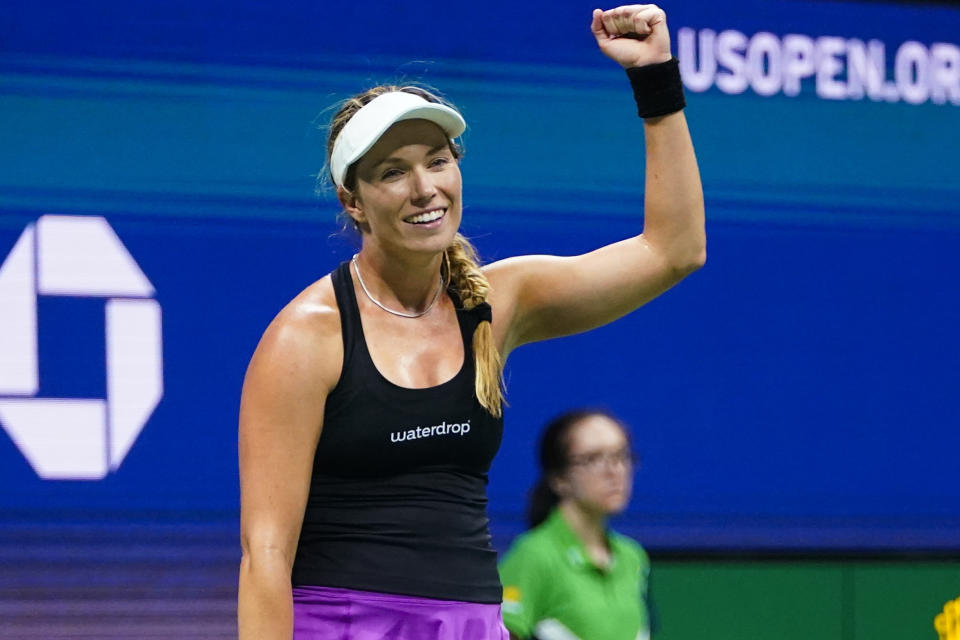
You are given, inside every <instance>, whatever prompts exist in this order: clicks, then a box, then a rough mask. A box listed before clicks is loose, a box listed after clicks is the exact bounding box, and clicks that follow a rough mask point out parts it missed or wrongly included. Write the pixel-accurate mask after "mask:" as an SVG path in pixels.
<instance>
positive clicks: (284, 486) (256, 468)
mask: <svg viewBox="0 0 960 640" xmlns="http://www.w3.org/2000/svg"><path fill="white" fill-rule="evenodd" d="M314 286H315V287H317V286H318V285H314ZM308 291H309V290H308ZM330 295H331V296H332V289H331V290H330ZM302 298H304V295H303V294H301V298H298V299H297V300H294V302H292V303H291V304H290V305H289V306H288V307H287V308H286V309H285V310H284V311H283V312H281V313H280V315H278V316H277V318H276V319H275V320H274V321H273V323H271V325H270V326H269V327H268V328H267V331H266V332H265V333H264V335H263V338H262V339H261V341H260V344H259V345H258V346H257V350H256V352H255V353H254V356H253V359H252V360H251V361H250V366H249V368H248V369H247V375H246V379H245V380H244V384H243V397H242V399H241V403H240V442H239V445H240V539H241V547H242V550H243V558H242V560H241V563H240V593H239V601H238V610H237V614H238V616H237V617H238V624H239V632H240V634H239V637H240V640H273V639H275V638H276V639H279V638H282V639H283V640H289V639H290V637H291V636H292V635H293V600H292V595H291V582H290V574H291V570H292V568H293V559H294V556H295V554H296V548H297V540H298V538H299V535H300V527H301V525H302V524H303V515H304V509H305V507H306V501H307V495H308V492H309V486H310V474H311V470H312V467H313V456H314V451H315V450H316V446H317V442H318V440H319V438H320V430H321V428H322V422H323V408H324V404H325V402H326V397H327V393H328V391H329V389H331V388H332V387H333V385H334V384H335V383H336V377H337V376H338V375H339V371H340V366H341V364H342V361H343V347H342V342H341V339H340V322H339V316H338V314H337V311H336V306H335V305H334V306H333V308H331V307H330V306H329V305H326V304H323V301H322V296H321V298H320V299H319V300H317V299H311V297H310V296H309V295H307V296H305V298H306V299H302Z"/></svg>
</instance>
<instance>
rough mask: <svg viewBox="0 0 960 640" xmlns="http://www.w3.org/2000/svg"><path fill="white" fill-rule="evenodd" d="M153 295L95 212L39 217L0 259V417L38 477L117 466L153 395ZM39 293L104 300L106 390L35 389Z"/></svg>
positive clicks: (81, 475) (156, 373)
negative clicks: (101, 393) (70, 394)
mask: <svg viewBox="0 0 960 640" xmlns="http://www.w3.org/2000/svg"><path fill="white" fill-rule="evenodd" d="M154 293H155V292H154V288H153V285H152V284H150V281H149V280H148V279H147V277H146V276H145V275H144V274H143V272H142V271H141V270H140V267H139V266H137V263H136V262H135V261H134V259H133V258H132V257H131V256H130V253H129V252H127V249H126V248H125V247H124V246H123V243H122V242H121V241H120V238H118V237H117V234H116V233H114V231H113V229H112V228H111V227H110V225H109V224H108V223H107V221H106V220H105V219H103V218H100V217H89V216H54V215H48V216H42V217H41V218H40V219H39V220H37V222H36V223H31V224H29V225H27V228H26V229H25V230H24V231H23V233H22V234H21V235H20V238H19V239H18V240H17V243H16V244H15V245H14V247H13V250H11V251H10V253H9V255H7V257H6V259H5V260H4V262H3V264H2V265H0V425H2V426H3V428H4V429H5V430H6V432H7V433H8V434H9V435H10V438H11V439H12V440H13V442H14V443H15V444H16V445H17V447H18V448H19V449H20V451H21V452H22V453H23V455H24V457H26V459H27V461H28V462H29V463H30V465H31V466H32V467H33V469H34V470H35V471H36V472H37V474H38V475H39V476H40V477H41V478H47V479H60V480H62V479H78V480H80V479H84V480H91V479H99V478H103V477H105V476H106V475H107V474H108V473H109V472H110V471H115V470H116V469H117V468H118V467H119V466H120V463H121V462H123V459H124V457H125V456H126V455H127V453H128V452H129V451H130V447H131V446H133V443H134V442H135V441H136V439H137V436H138V435H139V434H140V431H141V430H142V429H143V426H144V424H146V422H147V420H148V419H149V418H150V415H151V414H152V413H153V410H154V409H155V408H156V406H157V403H158V402H160V398H161V396H162V395H163V361H162V356H161V353H162V338H161V314H160V305H159V304H157V301H156V300H154V299H153V296H154ZM37 296H74V297H84V298H104V299H105V303H104V308H105V324H106V348H107V352H106V354H105V362H106V365H107V397H106V398H90V399H87V398H83V399H76V398H45V397H38V396H37V394H38V392H39V390H40V371H41V367H40V364H41V363H40V362H39V355H38V349H37ZM81 375H82V373H81Z"/></svg>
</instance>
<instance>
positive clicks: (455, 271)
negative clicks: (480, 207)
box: [444, 233, 505, 418]
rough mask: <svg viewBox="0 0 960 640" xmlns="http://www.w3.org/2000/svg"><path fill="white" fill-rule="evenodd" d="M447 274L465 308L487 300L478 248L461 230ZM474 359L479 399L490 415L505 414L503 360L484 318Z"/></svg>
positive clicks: (451, 249)
mask: <svg viewBox="0 0 960 640" xmlns="http://www.w3.org/2000/svg"><path fill="white" fill-rule="evenodd" d="M445 254H446V260H444V268H445V269H447V270H448V272H449V273H447V274H444V278H445V279H446V280H447V281H448V282H449V283H450V285H449V286H450V287H452V288H453V289H454V290H455V291H456V292H457V294H458V295H459V297H460V301H461V302H462V303H463V308H464V309H467V310H470V309H473V308H474V307H476V306H477V305H478V304H480V303H482V302H486V301H487V295H489V293H490V283H489V282H487V278H486V276H484V275H483V272H482V271H481V270H480V267H479V265H478V264H477V260H478V259H477V250H476V249H474V248H473V245H472V244H470V241H469V240H467V239H466V238H465V237H464V236H463V235H462V234H460V233H458V234H457V235H456V237H454V239H453V244H452V245H450V246H449V247H448V248H447V249H446V251H445ZM473 362H474V367H475V369H476V377H475V379H474V388H475V389H476V393H477V399H478V400H479V401H480V404H481V405H483V408H484V409H486V410H487V411H489V412H490V414H491V415H493V416H495V417H497V418H499V417H501V416H502V415H503V404H504V403H505V400H504V397H503V361H502V360H501V358H500V351H498V350H497V345H496V343H495V342H494V340H493V327H491V326H490V322H488V321H486V320H483V321H481V322H479V323H478V324H477V328H476V330H475V331H474V333H473Z"/></svg>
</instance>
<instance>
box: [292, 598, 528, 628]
mask: <svg viewBox="0 0 960 640" xmlns="http://www.w3.org/2000/svg"><path fill="white" fill-rule="evenodd" d="M293 637H294V640H509V638H510V634H509V633H508V632H507V629H506V627H504V626H503V619H502V618H501V617H500V605H499V604H479V603H475V602H457V601H454V600H435V599H433V598H418V597H416V596H401V595H394V594H390V593H375V592H372V591H357V590H355V589H340V588H336V587H307V586H301V587H294V588H293Z"/></svg>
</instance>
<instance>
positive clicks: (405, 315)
mask: <svg viewBox="0 0 960 640" xmlns="http://www.w3.org/2000/svg"><path fill="white" fill-rule="evenodd" d="M358 255H359V254H356V253H355V254H353V258H352V259H351V260H350V262H352V263H353V268H354V270H356V272H357V280H359V281H360V288H361V289H363V292H364V293H365V294H367V297H368V298H370V302H372V303H373V304H375V305H377V306H378V307H380V308H381V309H383V310H384V311H386V312H387V313H392V314H393V315H395V316H400V317H401V318H419V317H420V316H423V315H426V314H427V312H428V311H430V309H433V305H435V304H436V303H437V300H439V299H440V292H441V291H443V278H442V277H441V278H440V284H439V286H438V287H437V292H436V293H435V294H433V300H431V301H430V304H428V305H427V308H426V309H424V310H423V311H421V312H420V313H404V312H403V311H394V310H393V309H391V308H389V307H387V306H386V305H384V304H381V303H380V301H379V300H377V299H376V298H374V297H373V296H372V295H370V290H369V289H367V285H365V284H364V283H363V276H361V275H360V265H359V264H358V263H357V256H358Z"/></svg>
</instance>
